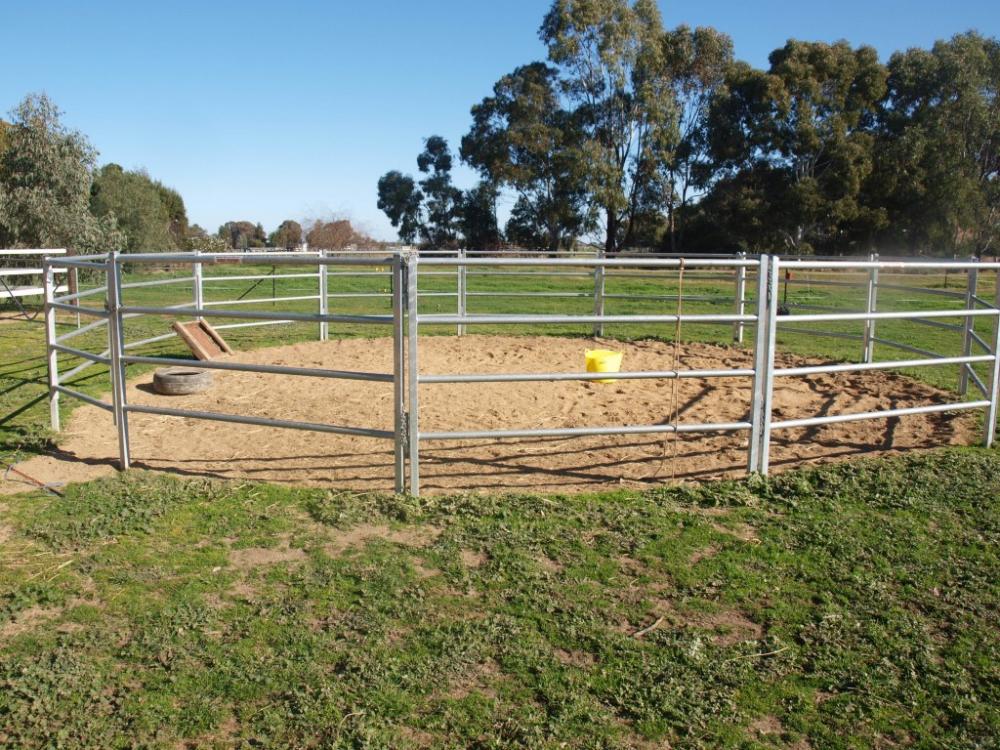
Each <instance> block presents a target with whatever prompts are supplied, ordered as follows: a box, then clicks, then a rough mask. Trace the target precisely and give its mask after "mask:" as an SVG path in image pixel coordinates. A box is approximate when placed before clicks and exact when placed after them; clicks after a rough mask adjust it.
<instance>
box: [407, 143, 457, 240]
mask: <svg viewBox="0 0 1000 750" xmlns="http://www.w3.org/2000/svg"><path fill="white" fill-rule="evenodd" d="M452 162H453V158H452V154H451V149H449V148H448V141H446V140H445V139H444V138H442V137H441V136H439V135H432V136H430V137H429V138H428V139H427V140H425V141H424V150H423V151H422V152H421V153H420V154H419V155H418V156H417V169H419V170H420V171H421V172H423V173H424V174H425V175H427V176H426V177H425V178H424V179H422V180H421V181H420V188H421V190H422V191H423V195H424V206H425V210H426V212H427V221H426V224H425V234H426V239H427V241H428V243H430V245H431V246H433V247H443V246H446V245H451V244H453V243H454V242H455V240H456V239H457V238H458V236H459V221H460V219H461V206H462V191H461V190H459V189H458V188H456V187H455V186H454V185H453V184H452V182H451V168H452Z"/></svg>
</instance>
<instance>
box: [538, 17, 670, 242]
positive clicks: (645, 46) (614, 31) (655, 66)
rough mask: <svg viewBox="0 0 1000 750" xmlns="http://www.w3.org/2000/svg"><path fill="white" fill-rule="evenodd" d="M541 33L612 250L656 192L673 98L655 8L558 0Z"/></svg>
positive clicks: (626, 237) (629, 234)
mask: <svg viewBox="0 0 1000 750" xmlns="http://www.w3.org/2000/svg"><path fill="white" fill-rule="evenodd" d="M539 36H540V37H541V39H542V41H543V43H544V44H545V45H546V47H547V49H548V56H549V61H550V62H551V63H552V64H553V65H555V66H556V68H557V69H558V71H559V77H560V84H561V89H562V93H563V95H564V96H565V97H566V98H567V100H568V102H569V103H570V104H571V106H572V109H573V111H574V113H575V115H576V117H577V118H579V123H580V126H581V127H582V128H583V132H584V134H585V138H584V139H583V140H582V143H581V147H580V159H581V161H582V164H583V166H584V170H585V172H584V173H585V178H586V183H585V184H586V187H587V192H588V195H589V198H590V201H591V202H592V204H593V205H594V206H595V207H597V208H598V209H599V210H600V211H601V212H602V214H603V221H604V234H605V237H604V247H605V250H606V251H607V252H615V251H617V250H618V249H619V248H620V247H622V246H623V245H627V244H629V243H630V242H631V240H632V238H633V236H634V233H635V230H636V227H637V221H638V220H640V219H641V217H642V216H643V215H644V213H645V212H646V211H647V210H648V207H649V206H650V205H651V204H655V203H656V202H658V201H659V200H660V198H661V196H660V195H659V193H660V185H659V184H658V179H657V172H658V169H657V152H658V150H659V148H660V144H661V143H662V141H663V139H664V137H665V131H666V130H667V129H668V128H669V126H670V119H671V114H672V110H673V97H672V95H671V88H670V82H669V76H668V74H667V70H666V68H665V65H664V55H663V52H664V50H663V46H662V44H661V40H662V36H663V24H662V21H661V18H660V12H659V10H658V8H657V6H656V3H655V2H654V0H635V2H629V1H628V0H555V2H553V4H552V7H551V8H550V10H549V11H548V13H547V14H546V16H545V18H544V20H543V22H542V26H541V29H540V30H539Z"/></svg>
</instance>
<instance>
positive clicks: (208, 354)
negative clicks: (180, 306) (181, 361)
mask: <svg viewBox="0 0 1000 750" xmlns="http://www.w3.org/2000/svg"><path fill="white" fill-rule="evenodd" d="M171 327H172V328H173V329H174V330H175V331H176V332H177V335H178V336H180V337H181V339H182V340H183V341H184V343H185V344H187V345H188V348H189V349H190V350H191V353H192V354H193V355H194V356H195V357H197V358H198V359H213V358H215V357H220V356H222V355H223V354H232V353H233V350H232V348H231V347H230V346H229V344H227V343H226V340H225V339H224V338H222V336H221V335H220V334H219V332H218V331H216V330H215V329H214V328H212V326H210V325H209V324H208V323H207V322H205V321H204V320H192V321H191V322H190V323H181V322H180V321H178V322H176V323H174V324H173V326H171Z"/></svg>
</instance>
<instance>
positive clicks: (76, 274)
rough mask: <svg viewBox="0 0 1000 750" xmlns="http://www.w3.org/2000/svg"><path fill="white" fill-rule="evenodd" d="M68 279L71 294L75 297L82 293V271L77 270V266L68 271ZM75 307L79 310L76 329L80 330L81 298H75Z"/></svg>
mask: <svg viewBox="0 0 1000 750" xmlns="http://www.w3.org/2000/svg"><path fill="white" fill-rule="evenodd" d="M67 278H68V280H69V293H70V294H74V295H75V294H77V293H78V292H79V291H80V269H79V268H77V267H76V266H73V267H72V268H70V269H68V272H67ZM73 307H75V308H77V313H76V327H77V328H79V327H80V313H79V309H80V298H79V297H74V298H73Z"/></svg>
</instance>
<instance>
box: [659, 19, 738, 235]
mask: <svg viewBox="0 0 1000 750" xmlns="http://www.w3.org/2000/svg"><path fill="white" fill-rule="evenodd" d="M662 44H663V57H664V64H665V67H666V70H667V75H668V77H669V80H670V86H671V90H672V93H673V98H674V102H675V103H676V107H675V109H674V112H673V115H672V118H671V127H669V128H667V129H665V130H664V131H663V132H664V138H663V139H662V140H661V142H660V147H661V154H660V159H659V163H660V165H661V170H662V175H663V179H664V181H665V185H664V189H663V195H664V197H665V199H666V204H667V231H666V238H667V246H668V248H669V250H670V252H678V251H680V250H681V249H682V248H683V239H684V225H683V222H684V217H685V215H686V214H687V212H688V211H687V209H688V207H689V206H690V204H691V202H692V201H696V200H697V199H698V198H700V197H701V195H703V194H704V192H705V191H706V190H707V189H708V188H709V187H710V186H711V184H712V182H713V181H714V180H715V178H716V177H717V175H718V169H717V167H716V164H715V162H714V160H713V159H712V156H711V149H710V144H709V135H708V127H709V107H710V104H711V102H712V99H713V98H714V97H715V96H716V94H717V93H718V92H719V90H720V89H721V87H722V85H723V83H724V81H725V77H726V73H727V71H728V70H729V69H730V67H731V66H732V64H733V42H732V40H731V39H730V38H729V37H728V36H726V35H725V34H723V33H721V32H719V31H716V30H715V29H712V28H707V27H698V28H696V29H693V30H692V29H690V28H689V27H687V26H678V27H677V28H676V29H673V30H671V31H667V32H666V33H665V34H664V35H663V40H662Z"/></svg>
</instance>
